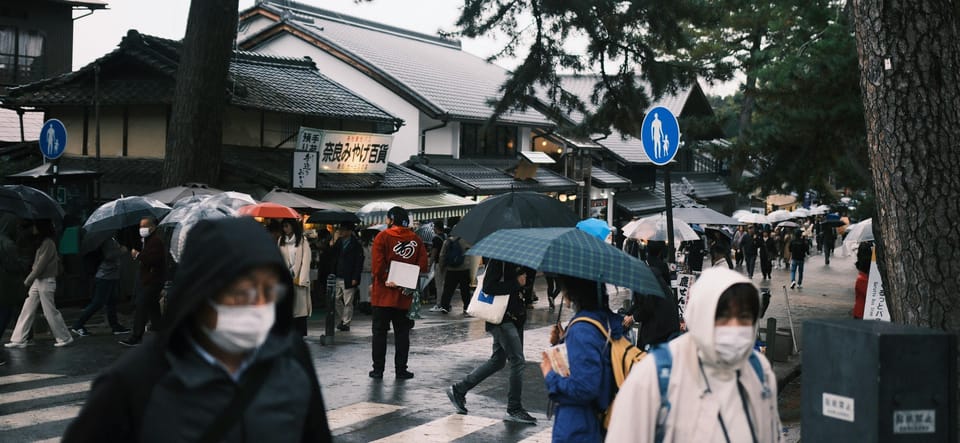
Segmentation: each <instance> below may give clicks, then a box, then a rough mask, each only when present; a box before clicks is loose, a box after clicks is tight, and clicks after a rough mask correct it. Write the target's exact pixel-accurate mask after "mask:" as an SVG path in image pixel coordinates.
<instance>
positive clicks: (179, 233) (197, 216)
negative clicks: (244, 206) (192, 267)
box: [170, 202, 237, 263]
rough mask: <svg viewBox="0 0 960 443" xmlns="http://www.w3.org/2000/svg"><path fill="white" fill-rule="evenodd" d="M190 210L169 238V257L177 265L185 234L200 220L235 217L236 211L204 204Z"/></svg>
mask: <svg viewBox="0 0 960 443" xmlns="http://www.w3.org/2000/svg"><path fill="white" fill-rule="evenodd" d="M190 209H191V211H190V212H189V213H188V214H187V215H186V216H185V217H184V218H183V219H182V220H181V221H180V222H179V223H177V224H176V226H175V227H174V228H173V233H172V235H171V236H170V256H171V257H173V260H174V261H176V262H177V263H179V262H180V257H181V255H182V254H183V247H184V245H186V241H187V234H189V233H190V230H191V229H193V227H194V226H196V225H197V223H199V222H200V221H201V220H208V219H215V218H225V217H236V216H237V211H236V210H235V209H233V208H230V207H229V206H224V205H211V204H207V203H206V202H204V203H199V204H197V205H194V206H192V207H190Z"/></svg>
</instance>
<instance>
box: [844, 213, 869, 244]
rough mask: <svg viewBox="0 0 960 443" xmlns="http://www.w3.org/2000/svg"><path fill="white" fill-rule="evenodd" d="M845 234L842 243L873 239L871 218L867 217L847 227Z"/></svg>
mask: <svg viewBox="0 0 960 443" xmlns="http://www.w3.org/2000/svg"><path fill="white" fill-rule="evenodd" d="M846 232H847V236H846V237H844V239H843V242H844V243H851V244H859V243H861V242H865V241H874V237H873V219H872V218H868V219H866V220H864V221H862V222H860V223H857V224H855V225H853V226H849V227H847V231H846Z"/></svg>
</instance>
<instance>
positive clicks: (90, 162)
mask: <svg viewBox="0 0 960 443" xmlns="http://www.w3.org/2000/svg"><path fill="white" fill-rule="evenodd" d="M60 166H61V167H62V168H65V169H81V170H88V171H99V172H102V173H103V175H101V176H100V198H101V199H103V200H113V199H117V198H120V197H123V196H128V195H144V194H149V193H151V192H153V191H156V190H159V189H160V182H161V176H162V174H163V160H160V159H146V158H129V157H123V158H106V157H104V158H101V159H100V160H99V161H98V160H97V159H96V158H94V157H66V156H64V157H61V158H60Z"/></svg>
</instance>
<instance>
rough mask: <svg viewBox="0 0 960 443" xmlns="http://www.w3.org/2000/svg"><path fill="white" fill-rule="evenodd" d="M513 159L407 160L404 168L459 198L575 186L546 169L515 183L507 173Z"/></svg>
mask: <svg viewBox="0 0 960 443" xmlns="http://www.w3.org/2000/svg"><path fill="white" fill-rule="evenodd" d="M516 164H517V161H516V160H509V159H505V160H494V159H453V158H445V157H429V158H427V159H426V160H425V161H424V160H420V159H411V160H410V162H408V165H409V166H410V167H411V168H413V169H416V170H417V171H420V172H423V173H424V174H426V175H429V176H430V177H433V178H436V179H437V180H440V181H442V182H443V183H445V184H447V185H449V186H450V187H451V188H453V189H455V190H457V191H458V192H460V193H461V194H462V195H494V194H503V193H506V192H511V191H535V192H573V191H574V190H576V188H577V183H576V182H574V181H573V180H570V179H568V178H566V177H564V176H562V175H560V174H557V173H556V172H553V171H551V170H550V169H548V168H545V167H540V168H537V175H536V176H535V177H534V178H533V179H528V180H516V179H514V178H513V175H512V174H511V173H509V172H507V170H509V169H510V168H512V167H514V166H516Z"/></svg>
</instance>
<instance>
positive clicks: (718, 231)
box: [704, 226, 733, 240]
mask: <svg viewBox="0 0 960 443" xmlns="http://www.w3.org/2000/svg"><path fill="white" fill-rule="evenodd" d="M704 234H706V236H707V237H708V238H710V239H719V238H721V237H723V238H726V239H727V240H733V232H731V231H730V228H729V227H726V226H724V227H723V228H713V227H710V226H707V227H706V228H705V232H704Z"/></svg>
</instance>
